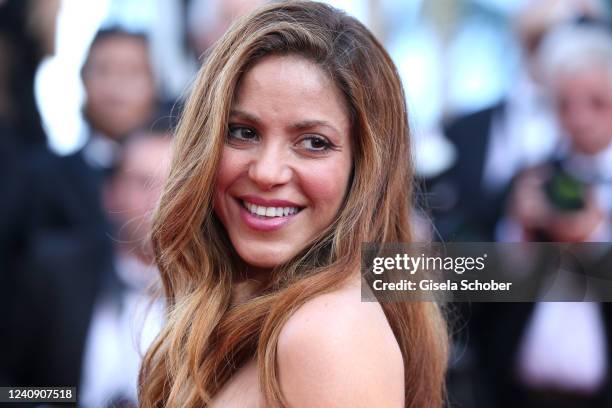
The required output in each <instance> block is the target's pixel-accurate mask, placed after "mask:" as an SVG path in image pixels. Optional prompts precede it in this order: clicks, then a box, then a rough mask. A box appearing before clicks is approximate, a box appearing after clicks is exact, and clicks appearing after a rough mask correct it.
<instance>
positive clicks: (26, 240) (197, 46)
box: [0, 0, 612, 407]
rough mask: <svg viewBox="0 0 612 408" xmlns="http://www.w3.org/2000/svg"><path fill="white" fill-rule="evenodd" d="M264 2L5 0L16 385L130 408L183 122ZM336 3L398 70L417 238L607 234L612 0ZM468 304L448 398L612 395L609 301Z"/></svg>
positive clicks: (460, 312) (1, 149)
mask: <svg viewBox="0 0 612 408" xmlns="http://www.w3.org/2000/svg"><path fill="white" fill-rule="evenodd" d="M263 3H265V1H264V0H89V1H80V0H0V306H1V307H2V310H6V311H7V318H6V319H4V321H3V323H2V326H0V328H1V329H2V330H3V331H4V333H3V334H2V336H0V343H1V346H2V347H1V348H2V350H3V353H2V355H1V356H0V385H1V386H9V385H10V386H17V385H22V386H37V385H40V386H49V385H76V386H78V387H79V401H80V405H81V406H84V407H100V406H102V407H105V406H125V407H129V406H135V404H136V376H137V371H138V365H139V362H140V358H141V353H142V351H143V350H145V349H146V347H147V345H148V344H150V342H151V340H152V338H153V337H154V336H155V334H156V333H157V330H158V329H159V326H160V324H161V319H162V318H161V316H162V312H161V310H162V305H161V304H159V301H156V300H155V298H154V297H153V296H152V294H151V291H150V288H151V287H155V283H156V270H155V266H154V264H153V261H152V254H151V249H150V246H149V244H148V242H147V234H148V232H149V216H150V214H151V211H152V210H153V208H154V206H155V203H156V201H157V199H158V198H159V194H160V188H161V186H162V185H163V183H164V180H165V177H166V174H167V172H168V165H169V155H170V145H171V138H172V129H173V128H174V126H175V125H176V121H177V119H178V117H179V116H180V110H181V106H182V102H183V101H184V99H185V97H186V95H188V93H189V90H190V86H191V83H192V81H193V79H194V76H195V73H196V72H197V70H198V68H199V67H200V65H201V64H202V62H203V60H204V59H205V55H206V54H205V53H206V50H207V49H209V48H210V47H211V46H212V45H213V44H214V43H215V41H216V40H217V39H218V38H219V37H220V36H221V35H222V34H223V33H224V32H225V30H226V29H227V28H228V27H229V25H230V24H231V22H232V21H233V20H234V19H236V18H237V17H239V16H241V15H243V14H245V13H248V12H250V11H251V10H252V9H253V8H255V7H257V6H259V5H261V4H263ZM329 3H330V4H332V5H333V6H336V7H338V8H341V9H343V10H345V11H346V12H348V13H349V14H352V15H354V16H355V17H357V18H358V19H359V20H361V21H362V22H363V23H364V24H366V25H367V26H368V27H369V28H370V29H371V30H372V32H373V33H374V34H375V35H376V36H377V37H378V39H379V40H380V41H381V42H382V43H383V44H384V45H385V47H386V48H387V50H388V52H389V53H390V55H391V56H392V58H393V60H394V61H395V63H396V65H397V67H398V70H399V73H400V75H401V77H402V81H403V84H404V88H405V93H406V97H407V102H408V108H409V116H410V120H411V125H412V137H413V143H414V157H413V159H414V161H415V166H416V173H417V178H418V183H419V188H418V191H417V196H416V197H415V199H416V203H417V211H416V215H415V219H414V225H415V229H416V231H417V235H418V237H419V239H420V240H443V241H469V242H482V241H484V242H489V241H512V242H529V241H539V242H542V241H543V242H610V238H611V237H612V224H611V221H610V216H611V213H612V31H611V30H612V29H611V28H610V25H609V21H610V20H609V17H610V6H611V4H610V2H609V1H604V0H530V1H529V0H427V1H424V0H409V1H403V0H354V1H340V0H338V1H330V2H329ZM408 159H409V158H407V160H408ZM607 256H609V254H608V255H607ZM606 262H607V263H606ZM602 265H603V266H602V268H604V267H605V265H609V259H607V261H606V258H605V256H603V257H602ZM611 272H612V271H611ZM452 306H453V307H452V308H451V312H450V313H451V314H450V316H451V321H452V323H453V334H454V337H455V342H454V350H453V355H452V361H451V370H450V373H449V379H448V390H449V402H448V406H451V407H506V406H507V407H515V406H523V407H606V406H612V376H611V375H610V374H611V371H610V370H611V368H612V365H611V364H612V350H610V347H609V345H610V344H612V343H610V339H612V337H611V336H612V310H611V309H610V307H609V306H608V304H599V303H533V304H493V303H491V304H474V305H466V304H461V305H452Z"/></svg>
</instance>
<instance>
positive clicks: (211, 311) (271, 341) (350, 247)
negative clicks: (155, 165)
mask: <svg viewBox="0 0 612 408" xmlns="http://www.w3.org/2000/svg"><path fill="white" fill-rule="evenodd" d="M175 149H176V150H175V157H174V162H173V165H172V170H171V174H170V179H169V182H168V185H167V186H166V189H165V192H164V194H163V197H162V199H161V203H160V206H159V210H158V213H157V216H156V219H155V222H154V227H153V243H154V247H155V252H156V259H157V263H158V265H159V267H160V270H161V274H162V282H163V286H164V291H165V298H166V299H165V300H166V302H167V304H168V315H167V318H168V322H167V325H166V326H165V328H164V329H163V330H162V332H161V333H160V335H159V337H158V338H157V340H156V341H155V343H154V344H153V345H152V347H151V348H150V349H149V351H148V353H147V355H146V356H145V360H144V362H143V366H142V371H141V378H140V387H141V388H140V398H141V404H142V406H144V407H157V406H177V407H191V406H274V407H275V406H291V407H299V406H351V407H357V406H364V407H365V406H398V407H399V406H409V407H436V406H440V405H441V404H442V398H443V396H442V394H443V393H442V388H443V386H442V384H443V377H444V374H445V368H446V357H447V354H446V353H447V338H446V327H445V323H444V321H443V319H442V318H441V315H440V312H439V310H438V308H437V306H436V304H434V303H387V304H383V305H379V304H378V303H367V302H364V303H362V302H361V301H360V289H359V282H360V279H359V269H360V247H361V244H362V242H378V243H382V242H398V241H404V242H409V241H410V240H411V235H410V226H409V220H410V196H411V179H412V170H411V167H410V165H409V163H410V161H409V158H410V151H409V140H408V122H407V117H406V108H405V103H404V95H403V93H402V88H401V84H400V80H399V78H398V75H397V72H396V70H395V67H394V66H393V63H392V62H391V59H390V58H389V56H388V55H387V53H386V52H385V51H384V49H383V48H382V46H381V45H380V44H379V43H378V42H377V40H376V39H375V38H374V37H373V36H372V35H371V34H370V33H369V32H368V31H367V29H366V28H364V27H363V25H361V24H360V23H359V22H357V21H356V20H355V19H353V18H351V17H348V16H346V15H344V14H343V13H341V12H339V11H337V10H335V9H333V8H331V7H329V6H327V5H323V4H319V3H314V2H289V3H281V4H275V5H270V6H267V7H265V8H262V9H260V10H259V11H257V12H255V13H254V14H252V15H250V16H248V17H245V18H244V19H242V20H240V21H239V22H237V23H236V24H235V25H234V26H233V27H232V28H231V29H230V30H229V32H228V33H227V34H226V35H225V36H224V37H223V38H222V39H221V40H220V41H219V43H218V44H217V45H216V47H215V48H214V49H213V50H212V52H211V54H210V55H209V56H208V59H207V62H206V64H205V65H204V66H203V68H202V70H201V71H200V74H199V77H198V79H197V81H196V85H195V87H194V89H193V91H192V95H191V97H190V99H189V101H188V103H187V106H186V108H185V111H184V113H183V117H182V121H181V124H180V126H179V129H178V132H177V136H176V145H175Z"/></svg>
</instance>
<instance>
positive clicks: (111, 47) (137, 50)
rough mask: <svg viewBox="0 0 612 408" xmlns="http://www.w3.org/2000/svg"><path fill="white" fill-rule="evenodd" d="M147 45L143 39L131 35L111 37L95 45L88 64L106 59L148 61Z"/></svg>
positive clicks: (90, 52)
mask: <svg viewBox="0 0 612 408" xmlns="http://www.w3.org/2000/svg"><path fill="white" fill-rule="evenodd" d="M147 53H148V49H147V44H146V42H145V41H144V40H143V39H142V38H138V37H134V36H130V35H123V34H117V35H110V36H108V37H105V38H102V39H100V40H98V41H97V42H96V43H94V44H93V45H92V47H91V50H90V51H89V58H88V62H89V63H91V62H97V61H103V60H105V59H111V58H112V59H114V60H119V61H125V60H142V61H145V62H146V61H147V58H148V57H147Z"/></svg>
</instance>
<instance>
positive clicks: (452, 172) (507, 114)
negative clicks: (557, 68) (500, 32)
mask: <svg viewBox="0 0 612 408" xmlns="http://www.w3.org/2000/svg"><path fill="white" fill-rule="evenodd" d="M601 13H603V11H602V8H601V7H599V6H598V2H597V0H568V1H559V0H537V1H533V2H527V3H526V4H525V6H524V7H523V8H522V10H520V11H519V13H518V14H517V16H516V18H515V21H514V26H515V30H516V35H517V37H518V40H519V42H520V44H521V49H522V63H521V65H520V68H519V70H518V72H517V74H516V79H515V81H514V84H513V86H512V88H511V89H510V91H509V92H508V94H507V95H506V96H505V97H504V98H503V99H502V100H501V101H500V102H499V103H497V104H495V105H493V106H490V107H488V108H485V109H483V110H480V111H477V112H474V113H470V114H467V115H464V116H460V117H458V118H455V119H453V120H452V121H450V122H448V123H447V124H446V125H445V127H444V133H445V135H446V136H447V138H448V139H449V140H450V141H451V142H452V143H453V144H454V146H455V147H456V150H457V154H458V155H457V157H458V159H457V161H456V163H455V165H454V166H452V167H451V168H450V169H449V170H448V171H447V172H446V173H444V174H442V175H441V176H439V177H438V178H436V179H435V180H431V181H430V182H429V183H428V185H429V190H430V191H429V194H428V196H429V198H430V200H429V203H430V206H431V209H432V212H433V218H434V222H435V223H436V227H437V230H438V231H439V233H440V235H441V238H442V239H445V240H459V241H461V240H463V241H494V240H495V228H496V225H497V222H498V221H499V218H500V217H501V215H502V212H503V203H504V200H505V197H506V194H507V191H508V187H509V184H510V181H511V180H512V178H513V177H514V176H515V175H516V174H517V172H519V171H520V170H522V169H524V168H525V167H528V166H532V165H534V164H537V163H539V162H542V161H544V160H546V159H548V158H549V157H550V156H551V154H552V153H553V152H554V148H555V146H556V143H557V140H558V137H559V135H558V133H559V130H558V126H557V122H556V119H555V116H554V111H553V106H552V103H551V101H550V99H549V98H548V95H547V94H546V90H545V87H544V85H543V83H542V82H543V79H544V78H543V77H542V75H541V73H540V72H539V69H540V68H539V66H538V61H537V57H536V56H537V50H538V47H539V44H540V42H541V39H542V38H543V36H544V35H545V33H546V32H547V31H548V30H550V29H551V28H552V27H555V26H556V25H557V24H560V23H562V22H564V21H570V20H572V19H576V18H578V17H580V16H585V15H587V16H598V15H601Z"/></svg>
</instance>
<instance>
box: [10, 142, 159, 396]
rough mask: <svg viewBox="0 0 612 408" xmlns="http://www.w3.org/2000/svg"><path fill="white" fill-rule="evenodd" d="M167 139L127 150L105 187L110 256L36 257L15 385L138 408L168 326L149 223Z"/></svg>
mask: <svg viewBox="0 0 612 408" xmlns="http://www.w3.org/2000/svg"><path fill="white" fill-rule="evenodd" d="M170 142H171V140H170V137H169V134H168V132H167V131H165V130H162V131H159V130H153V131H147V132H140V133H137V134H135V135H134V136H133V137H128V139H127V140H126V141H125V149H124V151H123V153H122V155H121V157H120V159H119V161H118V162H117V167H116V169H115V170H114V171H113V172H112V173H111V174H110V175H109V176H108V178H107V180H106V181H105V184H104V186H103V191H104V208H105V212H106V214H107V216H108V218H109V219H110V220H111V221H112V225H113V232H111V233H109V235H108V236H106V237H105V240H106V244H107V246H106V247H105V248H107V247H108V248H111V250H110V251H102V250H101V249H100V246H94V245H91V244H89V245H88V243H87V241H86V242H85V243H82V244H79V242H77V241H76V240H74V239H69V238H73V237H67V238H66V239H65V240H64V241H63V242H62V243H61V245H60V243H54V244H53V246H54V247H55V250H53V251H51V250H50V251H44V252H39V253H37V254H36V257H34V258H32V259H31V260H30V261H29V263H28V267H27V268H26V271H25V273H26V276H25V279H24V282H25V284H24V285H22V286H21V287H20V291H19V293H18V296H19V297H20V298H23V299H29V300H28V301H27V302H23V303H22V305H21V310H20V315H21V316H22V318H23V320H24V324H23V325H22V327H21V328H20V331H19V333H18V335H19V339H20V340H21V341H20V344H19V346H17V347H14V348H13V349H12V350H11V352H12V353H14V354H15V359H16V360H17V362H18V363H19V364H18V367H17V368H16V369H15V370H14V371H13V377H12V379H11V380H12V381H11V384H13V385H23V386H61V385H63V386H66V385H69V386H76V387H77V389H78V393H79V395H78V401H79V406H82V407H86V408H88V407H115V406H121V407H132V406H134V407H135V406H136V383H137V375H138V369H139V365H140V356H141V355H142V354H143V353H144V350H145V349H146V348H147V347H148V345H149V343H150V342H151V341H152V339H153V337H155V335H156V334H157V331H158V329H159V326H160V325H161V312H160V308H161V306H160V305H159V304H158V303H153V302H152V298H150V297H149V295H150V294H151V293H150V292H149V290H150V289H152V285H154V284H155V281H156V279H157V270H156V268H155V267H154V266H153V265H152V263H151V262H152V259H151V255H150V254H151V249H150V246H149V243H148V234H149V229H150V228H149V221H148V217H149V216H150V213H151V212H152V210H153V208H154V207H155V205H156V202H157V199H158V197H159V194H160V186H161V185H162V184H163V182H164V180H165V177H166V175H167V171H168V167H169V155H170Z"/></svg>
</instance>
